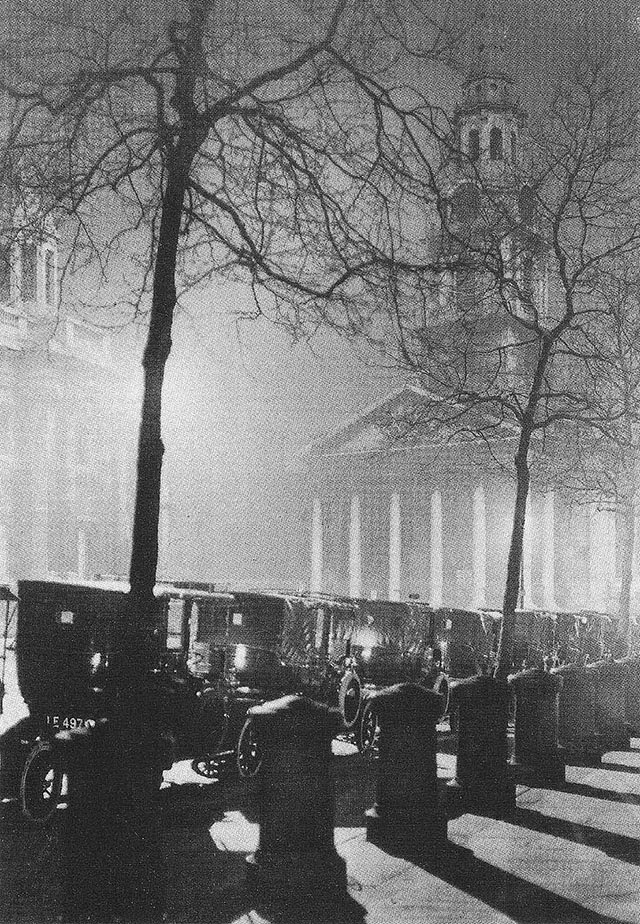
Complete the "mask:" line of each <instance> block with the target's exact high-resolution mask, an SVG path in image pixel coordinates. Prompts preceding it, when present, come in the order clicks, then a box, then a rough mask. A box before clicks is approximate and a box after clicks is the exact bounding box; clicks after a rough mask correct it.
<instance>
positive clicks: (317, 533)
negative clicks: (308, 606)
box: [309, 497, 323, 593]
mask: <svg viewBox="0 0 640 924" xmlns="http://www.w3.org/2000/svg"><path fill="white" fill-rule="evenodd" d="M322 539H323V537H322V504H321V503H320V498H319V497H316V498H314V500H313V513H312V519H311V583H310V586H309V590H310V591H311V593H319V592H320V591H321V590H322V553H323V548H322V545H323V542H322Z"/></svg>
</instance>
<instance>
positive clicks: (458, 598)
mask: <svg viewBox="0 0 640 924" xmlns="http://www.w3.org/2000/svg"><path fill="white" fill-rule="evenodd" d="M502 41H503V39H502V37H501V35H500V30H497V29H496V28H495V26H494V25H492V24H491V23H490V22H489V23H487V24H486V28H485V29H484V30H483V31H482V33H481V36H480V40H479V41H478V43H477V45H476V48H475V53H474V54H473V56H472V61H471V64H470V67H469V69H468V74H467V78H466V80H465V82H464V84H463V95H462V101H461V103H460V105H459V106H458V108H457V110H456V112H455V113H454V119H453V122H454V126H455V146H454V147H455V148H456V149H457V150H459V151H460V152H461V156H459V157H456V156H455V154H454V155H453V156H451V157H449V158H448V159H447V158H445V161H444V166H443V171H442V182H443V186H444V188H445V190H446V193H447V196H448V199H449V203H450V206H449V207H450V212H449V221H450V227H451V226H452V225H453V226H455V225H456V223H457V225H458V227H462V228H463V227H464V225H465V223H466V224H469V225H470V224H472V223H473V221H474V216H475V215H476V214H477V212H478V210H479V202H478V196H479V193H478V191H477V189H476V187H475V186H474V184H473V180H472V177H473V174H474V171H478V172H479V173H480V174H481V175H482V178H483V181H484V189H487V188H488V187H489V188H490V189H491V190H492V196H493V200H494V202H495V201H501V202H503V203H507V198H508V197H511V199H512V201H513V203H514V205H513V207H514V208H515V209H517V210H519V214H520V216H522V215H523V213H524V212H525V211H526V209H527V208H528V207H529V205H530V203H529V200H528V198H527V185H526V181H527V170H528V167H527V156H528V146H527V138H526V120H525V115H524V113H523V111H522V109H521V107H520V104H519V101H518V97H517V93H516V88H515V84H514V81H513V79H512V77H511V76H510V74H509V72H508V69H507V67H506V64H505V56H504V52H503V48H502ZM509 207H510V206H509V205H508V203H507V204H505V209H507V208H509ZM461 237H463V234H462V233H461V234H459V235H457V241H458V245H457V246H459V241H460V239H461ZM443 241H444V243H443V244H441V246H444V247H445V248H446V247H450V252H451V255H452V267H454V268H452V269H451V270H450V271H448V270H446V268H445V270H444V271H443V272H442V278H441V280H440V284H439V286H438V293H437V301H438V308H439V311H440V312H441V313H442V312H446V310H447V304H448V302H449V300H450V299H456V300H457V304H458V306H459V305H460V304H461V301H462V302H464V300H465V299H466V300H468V303H469V304H470V305H472V304H473V301H474V300H478V299H481V298H482V297H483V295H482V286H481V284H480V285H479V284H478V276H477V274H472V273H465V272H464V271H461V269H460V266H459V264H458V266H457V267H456V265H455V256H456V250H455V246H456V245H453V246H452V245H451V244H450V243H449V242H448V241H447V240H446V235H443ZM517 243H518V242H517V241H516V242H513V241H511V242H510V241H506V242H505V248H508V247H510V246H511V245H512V244H517ZM519 261H520V262H519V268H518V274H519V275H518V280H519V286H520V288H521V290H523V291H525V290H526V291H527V292H528V293H529V297H530V298H531V299H532V300H535V302H536V306H537V310H538V311H539V312H540V316H541V317H544V314H545V312H546V311H547V309H548V304H549V298H550V294H549V288H550V285H549V273H548V269H547V267H546V265H545V256H544V253H543V252H540V253H538V254H536V255H535V256H532V257H531V258H527V257H526V255H522V252H521V256H519ZM480 283H481V280H480ZM487 337H488V338H494V342H495V340H496V339H497V340H498V341H499V342H500V343H501V346H502V347H503V361H504V369H503V370H501V374H504V375H507V376H508V375H512V374H514V373H515V370H516V366H517V362H518V356H517V355H516V351H515V350H512V349H511V348H512V347H513V346H514V340H513V331H512V330H510V329H509V326H508V325H503V327H502V328H499V329H497V328H496V327H495V326H494V327H492V326H491V322H489V323H488V324H487ZM430 398H431V396H430V395H429V394H428V392H426V391H425V390H424V389H423V387H421V385H420V384H419V383H418V384H413V383H410V384H407V385H406V386H404V387H402V388H400V389H398V390H397V391H395V392H393V393H392V394H390V395H388V397H387V398H385V399H384V400H383V401H381V402H379V403H378V404H376V405H375V406H373V407H370V408H368V409H366V410H365V411H363V412H362V413H360V414H358V415H357V416H356V417H355V418H352V419H350V420H348V421H346V422H344V423H342V424H341V425H340V426H338V427H337V428H336V429H335V430H334V431H333V432H332V433H330V434H329V435H327V436H326V437H325V438H323V439H321V440H319V441H318V442H316V443H315V444H314V445H313V446H312V447H311V449H310V451H309V454H308V464H309V473H310V483H311V488H312V490H311V498H310V507H311V509H310V510H309V519H310V523H311V527H310V545H311V575H310V587H311V589H312V590H316V591H324V592H328V593H340V594H349V595H351V596H354V597H360V596H363V597H379V598H389V599H400V598H407V597H409V596H411V595H415V596H419V597H420V598H421V599H423V600H426V601H429V602H430V603H431V604H433V605H442V604H445V605H451V606H461V607H501V604H502V595H503V592H504V585H505V579H506V563H507V552H508V544H509V538H510V533H511V523H512V518H513V503H514V497H515V484H514V481H513V480H512V479H511V478H510V477H509V475H508V474H507V473H505V472H504V471H501V470H500V468H499V467H498V466H495V465H492V464H490V461H489V459H488V458H487V455H486V453H485V452H484V450H483V448H482V447H481V446H479V445H478V442H477V440H474V439H472V438H471V437H470V436H469V435H467V436H464V435H460V436H458V437H453V438H451V437H450V436H449V438H448V439H446V441H445V440H443V439H442V438H441V436H440V437H439V434H438V432H437V429H435V428H431V429H430V428H429V427H426V428H425V427H423V428H417V429H416V430H414V431H411V432H406V433H405V432H403V423H404V422H405V421H407V420H408V419H411V418H412V416H413V417H414V418H416V419H418V418H419V416H420V413H419V412H420V408H421V407H422V406H424V405H425V403H426V402H427V401H428V400H430ZM514 432H515V431H513V430H512V431H509V428H508V426H505V429H504V434H503V436H504V447H505V450H506V453H505V458H508V457H511V459H512V456H513V448H512V447H513V440H514ZM511 464H512V463H511ZM574 500H575V498H572V497H569V496H567V495H565V494H563V493H562V492H561V491H560V490H556V491H552V490H546V491H543V490H541V489H540V488H539V487H536V484H535V481H534V483H533V484H532V490H531V492H530V500H529V506H528V515H527V523H526V530H525V540H524V562H523V575H522V603H523V605H524V606H526V607H538V608H545V609H548V610H560V611H562V610H565V611H574V610H580V609H583V608H593V609H597V610H600V611H609V612H614V613H615V612H616V611H617V596H618V593H619V574H618V570H619V567H617V564H616V562H617V559H618V560H619V557H620V556H619V548H618V546H619V542H620V541H621V540H620V538H619V533H620V530H618V529H617V528H616V527H617V524H616V514H615V513H614V512H613V511H610V510H602V509H597V507H595V506H594V505H591V506H588V505H580V504H576V503H575V502H573V501H574ZM637 544H638V543H637V542H636V547H637ZM634 573H637V568H634ZM639 591H640V588H639V587H634V588H633V590H632V613H633V611H634V608H635V609H636V610H637V607H638V605H639V604H640V596H639Z"/></svg>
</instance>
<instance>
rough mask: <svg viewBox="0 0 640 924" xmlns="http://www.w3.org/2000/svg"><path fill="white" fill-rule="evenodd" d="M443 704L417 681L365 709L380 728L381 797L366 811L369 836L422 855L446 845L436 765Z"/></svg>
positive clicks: (381, 694) (398, 686) (382, 693)
mask: <svg viewBox="0 0 640 924" xmlns="http://www.w3.org/2000/svg"><path fill="white" fill-rule="evenodd" d="M443 706H444V704H443V700H442V697H441V696H440V694H439V693H434V692H433V690H425V689H424V687H421V686H418V684H414V683H399V684H396V685H395V686H392V687H388V688H387V689H385V690H380V691H379V692H377V693H374V694H373V695H372V696H371V697H370V699H369V700H368V702H367V707H366V708H367V709H370V710H372V711H373V712H374V713H375V715H376V716H377V720H378V725H379V728H380V734H379V740H378V761H377V780H376V801H375V804H374V805H373V807H372V808H370V809H369V810H368V811H367V812H366V824H367V839H368V840H370V841H374V842H376V843H380V844H383V845H385V846H390V847H392V848H396V849H398V848H400V849H401V850H402V851H403V852H406V853H411V854H416V853H417V854H419V855H420V856H423V855H433V854H434V853H437V852H438V851H439V850H440V849H441V848H442V847H443V846H444V845H445V844H446V841H447V821H446V817H445V816H444V815H443V814H442V813H441V812H440V811H439V807H438V771H437V764H436V753H437V735H436V723H437V721H438V718H439V716H440V715H442V710H443Z"/></svg>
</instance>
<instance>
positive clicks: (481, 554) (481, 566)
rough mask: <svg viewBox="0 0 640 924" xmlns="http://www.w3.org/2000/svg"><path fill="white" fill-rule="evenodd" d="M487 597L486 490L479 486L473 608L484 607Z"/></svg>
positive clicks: (475, 509)
mask: <svg viewBox="0 0 640 924" xmlns="http://www.w3.org/2000/svg"><path fill="white" fill-rule="evenodd" d="M486 595H487V519H486V510H485V502H484V488H483V486H482V485H481V484H479V485H478V486H477V487H476V489H475V491H474V494H473V606H475V607H481V606H484V605H485V603H486Z"/></svg>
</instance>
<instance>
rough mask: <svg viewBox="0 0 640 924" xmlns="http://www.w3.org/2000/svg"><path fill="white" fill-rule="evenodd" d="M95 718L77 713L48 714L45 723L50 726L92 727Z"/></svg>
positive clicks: (65, 727)
mask: <svg viewBox="0 0 640 924" xmlns="http://www.w3.org/2000/svg"><path fill="white" fill-rule="evenodd" d="M95 724H96V720H95V719H90V718H84V717H82V716H77V715H48V716H47V725H48V726H49V727H50V728H58V729H62V728H64V729H67V728H93V727H94V726H95Z"/></svg>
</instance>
